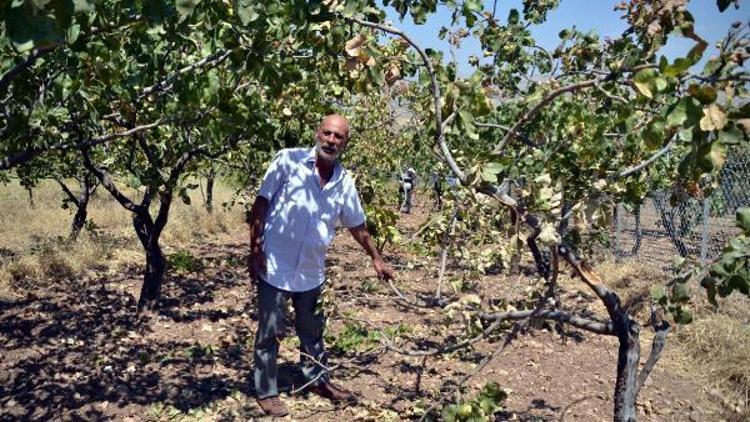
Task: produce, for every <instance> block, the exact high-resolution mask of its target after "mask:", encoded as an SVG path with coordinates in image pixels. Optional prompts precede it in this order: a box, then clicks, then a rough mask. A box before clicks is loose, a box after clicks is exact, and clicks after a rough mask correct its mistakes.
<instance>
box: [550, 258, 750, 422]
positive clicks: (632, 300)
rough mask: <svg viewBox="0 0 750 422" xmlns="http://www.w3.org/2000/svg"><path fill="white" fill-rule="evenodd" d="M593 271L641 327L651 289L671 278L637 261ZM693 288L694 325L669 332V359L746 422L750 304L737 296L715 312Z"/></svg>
mask: <svg viewBox="0 0 750 422" xmlns="http://www.w3.org/2000/svg"><path fill="white" fill-rule="evenodd" d="M595 271H596V273H597V274H599V275H600V276H601V277H602V280H603V282H604V283H605V284H607V285H608V286H609V287H610V288H612V289H613V290H614V291H616V292H617V293H618V295H620V297H621V298H622V300H623V304H624V306H625V307H626V308H630V309H631V312H630V313H631V315H634V316H635V317H636V319H637V320H638V321H640V322H641V323H644V322H645V321H646V320H647V319H648V314H649V312H648V303H649V301H650V294H649V288H650V286H652V285H654V284H665V283H666V282H668V281H669V277H670V276H669V275H668V274H666V273H664V272H663V271H661V270H659V269H657V268H654V267H650V266H648V265H643V263H642V262H640V261H638V260H626V261H623V262H619V263H617V262H605V263H602V264H600V265H597V266H596V268H595ZM561 281H562V282H563V284H567V285H568V286H569V287H574V288H576V289H579V290H584V291H585V287H583V286H582V285H581V284H580V280H578V279H568V277H562V278H561ZM571 283H572V284H571ZM575 283H579V284H577V285H576V284H575ZM691 288H692V290H693V297H692V300H691V305H690V307H691V308H692V309H693V311H694V313H695V320H694V321H693V323H691V324H688V325H685V326H674V327H673V332H674V335H673V336H671V341H670V346H669V349H670V351H669V354H670V359H672V360H674V361H675V362H677V361H679V362H680V366H682V367H683V368H681V369H684V370H686V371H687V372H688V373H690V374H692V376H694V377H696V378H698V379H702V380H704V381H705V383H706V384H708V385H709V386H711V388H714V387H716V388H715V391H722V392H723V393H721V395H722V397H721V400H722V401H723V404H724V405H725V407H726V408H727V409H728V410H730V414H729V415H728V416H729V417H730V419H732V418H736V417H737V416H740V417H749V418H750V409H748V408H749V407H750V402H748V397H749V396H750V299H748V298H747V297H744V296H741V295H739V294H735V295H733V296H730V297H728V298H726V299H723V300H721V302H720V304H719V308H718V309H714V308H713V307H712V306H711V305H710V304H709V303H708V300H707V298H706V295H705V291H704V290H703V289H701V288H700V287H698V286H697V282H691ZM594 309H595V310H596V311H597V313H599V314H601V315H602V316H603V315H605V314H606V313H605V311H604V308H603V306H600V305H599V304H598V303H597V304H596V305H595V306H594ZM646 337H648V336H646ZM644 340H645V337H644ZM647 343H648V342H647V341H646V343H644V347H650V346H646V344H647ZM732 420H734V419H732ZM745 420H748V419H745Z"/></svg>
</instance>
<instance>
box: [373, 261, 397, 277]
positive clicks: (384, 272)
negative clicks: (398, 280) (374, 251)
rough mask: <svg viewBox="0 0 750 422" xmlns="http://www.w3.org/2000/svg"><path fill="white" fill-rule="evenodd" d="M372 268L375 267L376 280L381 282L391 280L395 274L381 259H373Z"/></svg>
mask: <svg viewBox="0 0 750 422" xmlns="http://www.w3.org/2000/svg"><path fill="white" fill-rule="evenodd" d="M372 266H373V267H375V271H376V272H377V273H378V278H380V279H383V280H393V277H394V276H395V273H394V272H393V268H391V267H390V266H389V265H388V264H386V263H385V261H383V260H382V259H381V258H378V259H373V260H372Z"/></svg>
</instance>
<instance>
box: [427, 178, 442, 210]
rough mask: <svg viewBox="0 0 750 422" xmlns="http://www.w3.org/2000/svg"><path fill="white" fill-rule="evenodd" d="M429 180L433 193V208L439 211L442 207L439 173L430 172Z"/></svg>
mask: <svg viewBox="0 0 750 422" xmlns="http://www.w3.org/2000/svg"><path fill="white" fill-rule="evenodd" d="M430 181H431V182H432V191H433V193H434V194H435V210H437V211H440V210H442V209H443V181H442V178H441V177H440V173H438V172H437V171H433V172H432V173H430Z"/></svg>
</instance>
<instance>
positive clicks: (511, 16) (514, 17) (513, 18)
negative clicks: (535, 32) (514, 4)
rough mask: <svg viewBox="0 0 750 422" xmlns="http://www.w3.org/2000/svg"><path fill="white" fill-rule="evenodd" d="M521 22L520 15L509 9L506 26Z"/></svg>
mask: <svg viewBox="0 0 750 422" xmlns="http://www.w3.org/2000/svg"><path fill="white" fill-rule="evenodd" d="M520 20H521V15H520V14H519V13H518V9H510V13H508V25H517V24H518V22H520Z"/></svg>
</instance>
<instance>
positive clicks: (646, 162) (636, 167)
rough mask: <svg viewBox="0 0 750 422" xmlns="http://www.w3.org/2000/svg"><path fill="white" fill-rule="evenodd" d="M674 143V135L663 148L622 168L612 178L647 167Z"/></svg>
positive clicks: (624, 175)
mask: <svg viewBox="0 0 750 422" xmlns="http://www.w3.org/2000/svg"><path fill="white" fill-rule="evenodd" d="M674 145H675V142H674V137H673V138H672V139H671V140H670V141H669V143H667V145H665V146H664V148H662V149H660V150H659V151H656V153H655V154H654V155H652V156H651V157H650V158H648V159H646V160H643V161H642V162H640V163H638V164H636V165H634V166H631V167H628V168H626V169H625V170H623V171H622V172H620V174H618V175H616V176H615V177H613V179H620V178H622V177H627V176H630V175H631V174H633V173H638V172H639V171H641V170H643V169H644V168H646V167H648V166H649V165H650V164H651V163H653V162H654V161H656V160H658V159H659V158H660V157H661V156H662V155H664V154H666V153H668V152H669V151H670V150H672V148H673V147H674Z"/></svg>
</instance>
